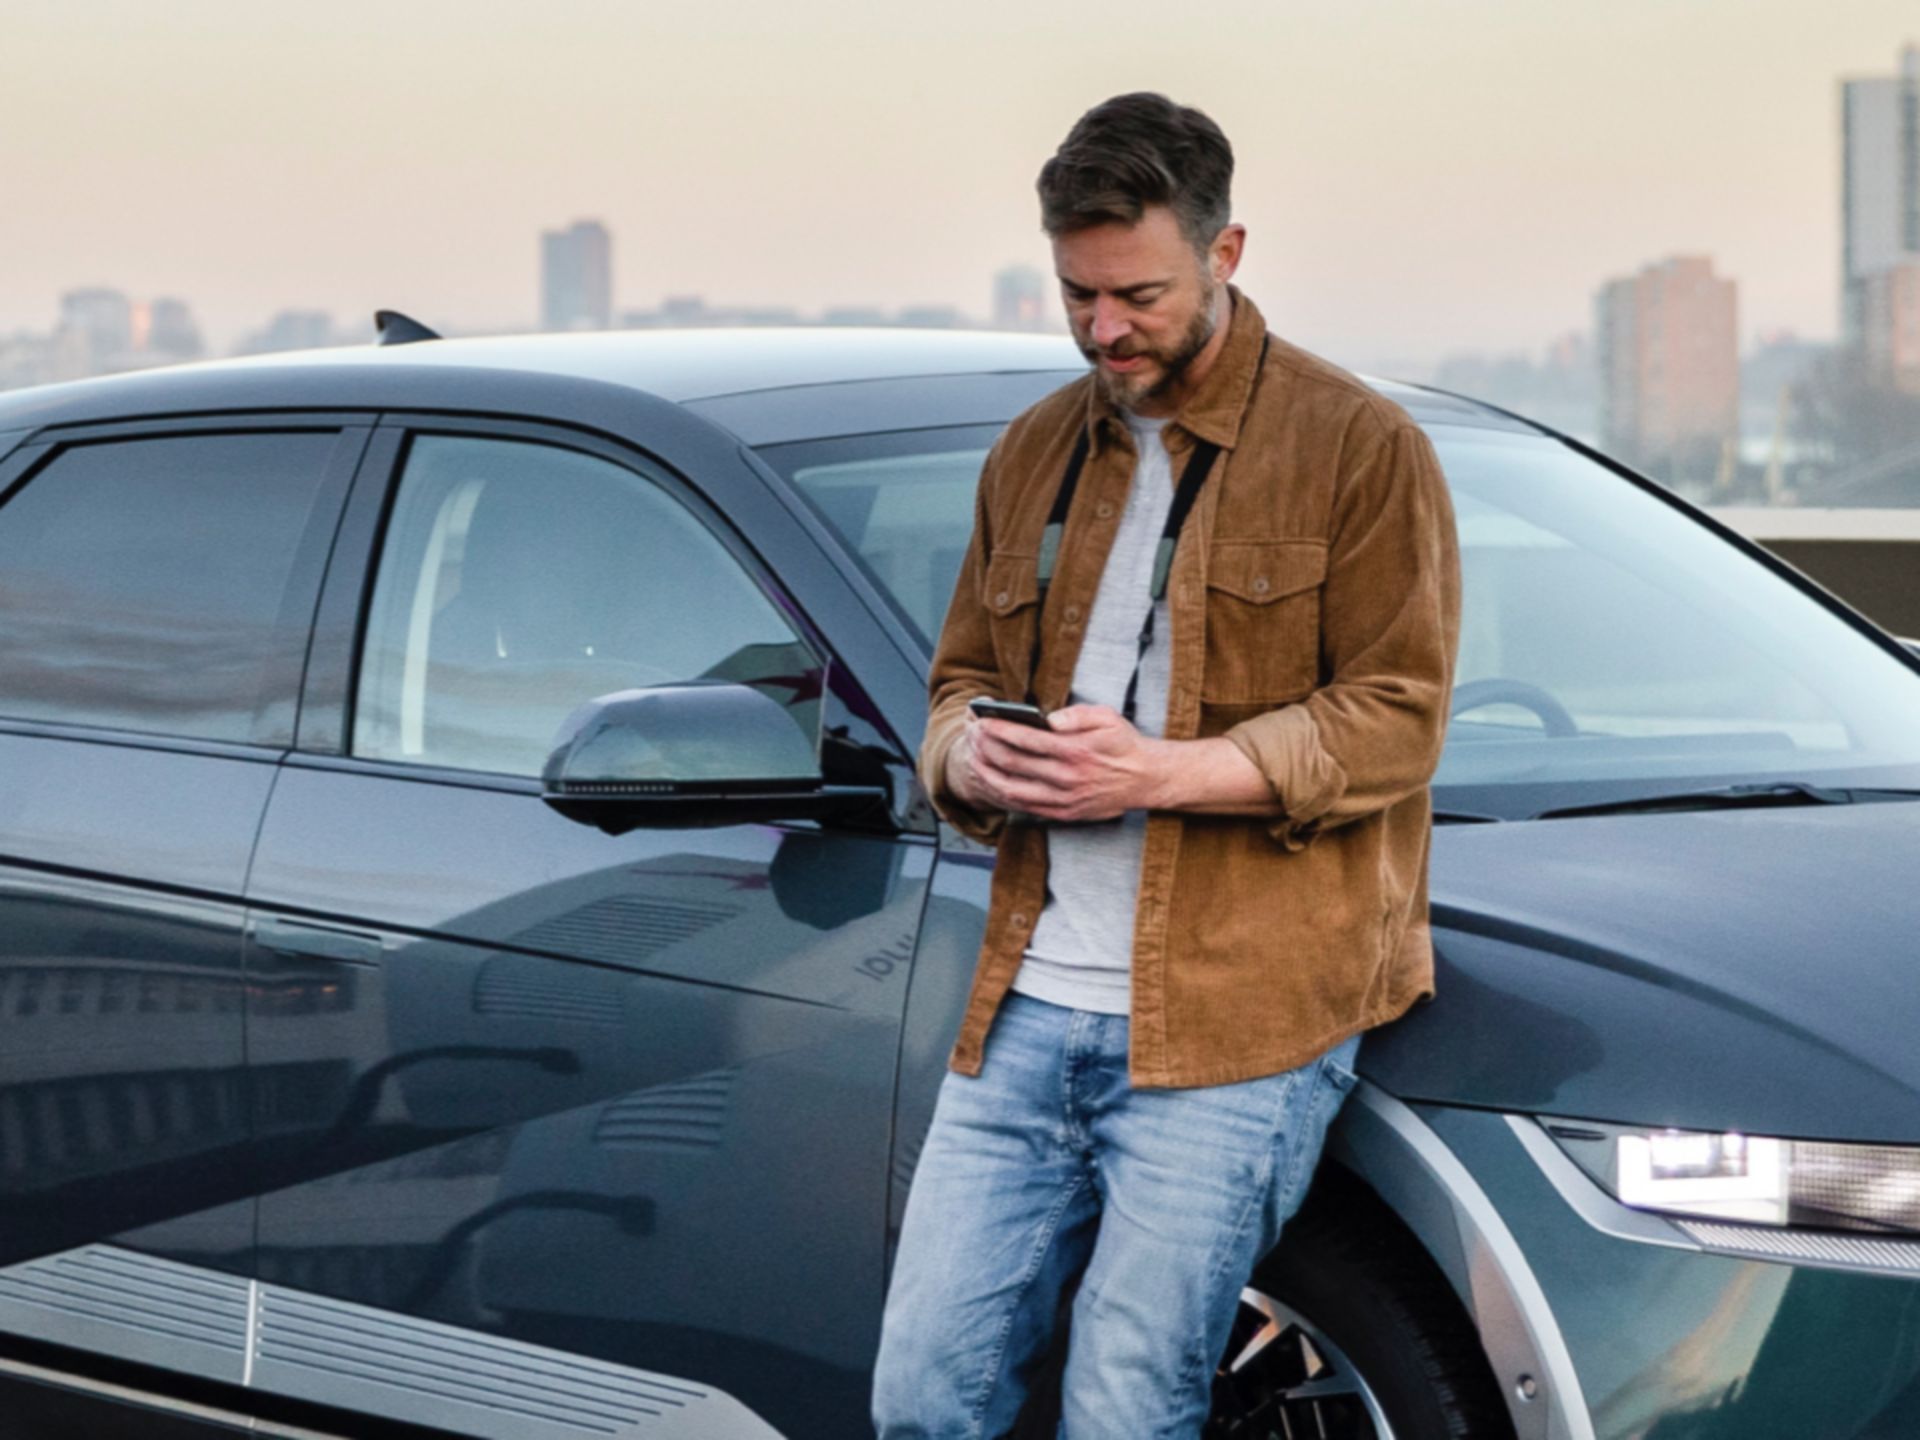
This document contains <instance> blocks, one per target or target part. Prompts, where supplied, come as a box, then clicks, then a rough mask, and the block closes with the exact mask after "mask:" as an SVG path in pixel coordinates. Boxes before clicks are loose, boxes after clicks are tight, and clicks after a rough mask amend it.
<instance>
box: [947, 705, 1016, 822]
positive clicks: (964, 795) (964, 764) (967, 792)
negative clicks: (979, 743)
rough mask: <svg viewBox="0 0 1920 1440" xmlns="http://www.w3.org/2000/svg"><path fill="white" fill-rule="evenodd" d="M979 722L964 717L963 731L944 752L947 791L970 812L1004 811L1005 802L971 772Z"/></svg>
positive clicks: (976, 718)
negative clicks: (964, 725)
mask: <svg viewBox="0 0 1920 1440" xmlns="http://www.w3.org/2000/svg"><path fill="white" fill-rule="evenodd" d="M982 723H984V722H982V720H981V719H980V717H979V716H978V715H972V714H970V715H968V716H967V728H966V729H964V730H962V731H961V732H960V738H959V739H958V740H955V741H954V742H953V744H952V745H951V746H950V747H948V750H947V788H948V789H950V790H952V791H953V793H954V794H955V795H957V796H959V797H960V800H961V802H962V803H963V804H965V805H967V806H968V807H970V808H971V809H974V810H1005V809H1007V808H1009V807H1008V805H1007V802H1006V798H1005V797H1004V796H1002V795H1001V794H1000V793H999V791H997V790H995V789H994V788H993V787H992V785H990V784H989V783H988V782H987V779H986V777H985V776H983V775H982V774H981V773H980V772H979V771H978V770H976V769H975V768H974V763H973V755H974V743H975V741H976V740H977V739H978V737H979V734H980V726H981V725H982Z"/></svg>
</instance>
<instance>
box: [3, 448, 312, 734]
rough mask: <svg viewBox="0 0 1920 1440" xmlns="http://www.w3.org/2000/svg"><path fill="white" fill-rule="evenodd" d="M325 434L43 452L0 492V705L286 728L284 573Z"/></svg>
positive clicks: (77, 714) (53, 715) (219, 728)
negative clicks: (0, 495) (46, 455)
mask: <svg viewBox="0 0 1920 1440" xmlns="http://www.w3.org/2000/svg"><path fill="white" fill-rule="evenodd" d="M336 440H337V436H336V435H335V434H333V433H331V432H322V431H315V432H312V433H286V434H222V435H204V434H194V435H166V436H153V437H146V438H141V439H135V440H112V441H95V442H91V443H84V444H74V445H70V446H68V447H66V448H65V449H63V450H61V451H59V452H58V453H57V454H55V455H54V457H53V458H52V460H51V461H49V462H48V463H47V464H45V465H44V466H42V467H41V468H40V469H39V470H38V471H37V472H35V473H34V474H33V475H32V476H31V477H30V478H29V479H28V480H27V481H26V482H25V483H24V484H23V485H21V486H20V487H18V488H17V489H16V490H14V491H13V493H12V494H10V495H8V496H7V497H5V499H4V501H3V502H0V715H4V716H9V717H14V718H20V719H30V720H51V721H64V722H70V723H75V724H83V725H107V726H113V727H116V728H121V729H129V730H137V731H142V732H145V733H149V734H155V735H172V736H182V737H187V738H194V739H206V740H224V741H237V742H240V743H243V744H260V745H285V744H289V743H291V741H292V731H293V704H294V699H295V694H294V692H295V690H296V688H297V685H298V680H299V663H298V652H299V648H300V647H303V646H304V644H305V638H306V627H307V620H308V617H307V616H306V615H304V614H300V613H298V610H299V607H298V605H297V604H295V603H293V602H294V601H296V600H297V599H298V597H295V596H292V595H291V594H290V589H291V587H292V586H293V584H294V568H295V558H296V555H297V553H298V551H299V547H300V542H301V539H302V536H303V535H304V534H305V533H306V530H307V527H308V524H309V521H310V518H311V517H312V515H313V513H314V507H315V504H316V502H317V501H318V499H319V495H320V490H321V486H322V483H323V480H324V477H325V467H326V463H327V460H328V458H329V456H330V455H331V454H332V452H333V448H334V445H335V443H336ZM309 608H310V607H309ZM290 655H291V661H290V659H289V657H290Z"/></svg>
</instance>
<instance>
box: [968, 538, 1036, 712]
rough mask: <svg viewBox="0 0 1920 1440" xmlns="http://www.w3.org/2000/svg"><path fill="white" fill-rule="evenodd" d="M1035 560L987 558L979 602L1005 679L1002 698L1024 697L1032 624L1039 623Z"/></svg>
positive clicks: (995, 556) (1030, 662)
mask: <svg viewBox="0 0 1920 1440" xmlns="http://www.w3.org/2000/svg"><path fill="white" fill-rule="evenodd" d="M1038 567H1039V560H1038V557H1036V556H1033V555H993V556H991V557H989V558H988V560H987V569H986V574H985V576H984V577H983V583H982V584H981V587H980V591H981V593H980V603H981V605H982V606H983V607H985V609H986V612H987V629H988V631H989V632H990V633H991V634H992V636H993V653H994V657H995V658H996V659H997V660H998V661H999V662H1000V674H1001V676H1002V678H1003V679H1004V680H1005V681H1006V684H1007V686H1008V687H1009V688H1008V690H1007V695H1006V698H1007V699H1009V700H1024V699H1025V698H1026V686H1027V679H1028V676H1027V668H1028V666H1029V665H1031V664H1032V663H1033V636H1034V627H1035V626H1036V625H1038V624H1039V623H1040V605H1039V599H1040V575H1039V568H1038Z"/></svg>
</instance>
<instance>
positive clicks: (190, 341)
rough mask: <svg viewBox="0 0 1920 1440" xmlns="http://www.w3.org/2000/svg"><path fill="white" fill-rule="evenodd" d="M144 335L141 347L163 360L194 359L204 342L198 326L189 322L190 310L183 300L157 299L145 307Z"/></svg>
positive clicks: (198, 354) (191, 315)
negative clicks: (145, 323)
mask: <svg viewBox="0 0 1920 1440" xmlns="http://www.w3.org/2000/svg"><path fill="white" fill-rule="evenodd" d="M146 312H147V325H146V339H145V342H144V344H143V347H142V348H144V349H145V350H146V351H147V352H148V354H149V355H151V356H153V357H154V358H156V359H164V360H197V359H198V358H199V357H200V354H201V352H202V350H204V349H205V346H204V345H203V344H202V343H201V339H200V327H199V326H198V325H196V324H194V322H193V311H191V310H190V309H188V308H187V302H186V301H184V300H173V299H164V298H163V299H159V300H155V301H153V302H152V303H151V304H149V305H148V306H147V307H146Z"/></svg>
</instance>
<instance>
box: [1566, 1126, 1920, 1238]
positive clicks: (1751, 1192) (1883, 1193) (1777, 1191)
mask: <svg viewBox="0 0 1920 1440" xmlns="http://www.w3.org/2000/svg"><path fill="white" fill-rule="evenodd" d="M1540 1123H1541V1124H1542V1125H1544V1126H1545V1127H1546V1130H1547V1133H1548V1134H1549V1135H1551V1136H1553V1138H1554V1139H1555V1140H1556V1141H1557V1142H1559V1145H1560V1148H1561V1149H1562V1150H1564V1151H1566V1152H1567V1154H1568V1155H1569V1156H1570V1157H1571V1158H1572V1159H1573V1160H1574V1162H1575V1163H1576V1164H1578V1165H1579V1166H1580V1167H1581V1169H1583V1170H1585V1171H1586V1172H1587V1173H1588V1174H1589V1175H1591V1176H1593V1178H1594V1179H1595V1180H1598V1181H1599V1182H1600V1183H1601V1184H1602V1185H1604V1186H1605V1187H1606V1188H1607V1189H1608V1190H1609V1191H1610V1192H1611V1193H1612V1194H1613V1196H1614V1198H1615V1199H1617V1200H1619V1201H1620V1203H1621V1204H1623V1205H1632V1206H1634V1207H1636V1208H1637V1209H1642V1210H1659V1211H1663V1212H1665V1213H1667V1214H1671V1215H1690V1216H1697V1217H1702V1218H1706V1219H1713V1220H1737V1221H1743V1222H1745V1223H1746V1224H1749V1225H1793V1226H1805V1227H1807V1228H1809V1229H1822V1230H1867V1231H1874V1232H1878V1233H1883V1234H1884V1233H1888V1232H1898V1231H1908V1232H1913V1233H1920V1147H1907V1146H1899V1145H1843V1144H1833V1143H1829V1142H1827V1141H1824V1140H1775V1139H1769V1138H1766V1137H1764V1136H1759V1135H1743V1134H1740V1133H1739V1132H1737V1131H1727V1132H1724V1133H1714V1132H1711V1131H1703V1130H1644V1129H1635V1128H1632V1127H1630V1126H1625V1125H1606V1124H1600V1123H1597V1122H1594V1121H1588V1120H1559V1119H1545V1118H1542V1120H1541V1122H1540Z"/></svg>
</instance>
